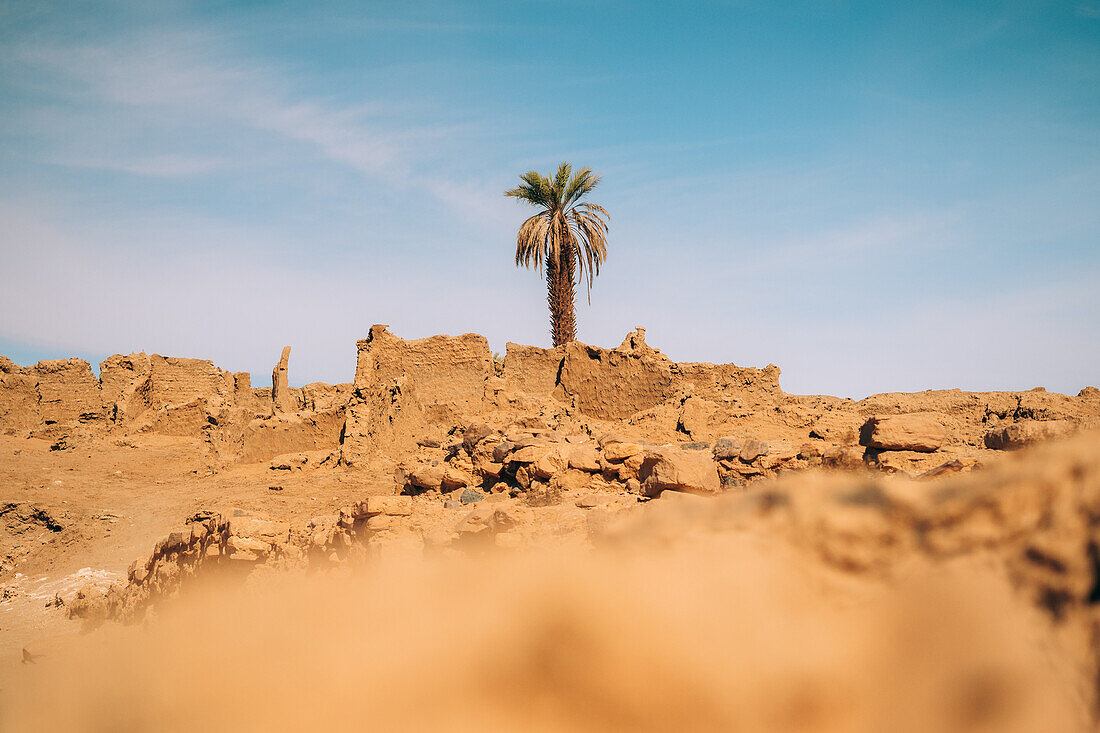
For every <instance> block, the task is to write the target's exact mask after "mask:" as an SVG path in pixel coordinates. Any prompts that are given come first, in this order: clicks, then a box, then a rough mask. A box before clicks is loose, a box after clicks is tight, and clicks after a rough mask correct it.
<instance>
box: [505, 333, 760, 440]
mask: <svg viewBox="0 0 1100 733" xmlns="http://www.w3.org/2000/svg"><path fill="white" fill-rule="evenodd" d="M779 373H780V372H779V367H777V366H775V365H768V367H766V368H765V369H753V368H746V367H739V366H737V365H735V364H706V363H684V364H677V363H676V362H674V361H672V360H671V359H669V358H668V357H667V356H665V355H664V354H662V353H661V352H660V351H659V350H657V349H654V348H652V347H651V346H649V345H648V344H646V342H645V329H644V328H641V327H639V328H637V329H635V330H634V331H632V332H631V333H629V334H627V336H626V338H625V339H623V342H622V343H621V344H620V345H619V346H618V347H616V348H614V349H605V348H601V347H598V346H588V345H586V344H582V343H580V342H573V343H571V344H567V345H566V346H562V347H558V348H556V349H540V348H538V347H534V346H521V345H518V344H511V343H509V344H508V351H507V355H506V357H505V359H504V379H505V382H506V384H507V386H508V389H510V390H513V391H518V392H527V393H530V394H538V395H553V396H555V397H557V398H558V399H559V400H562V401H564V402H575V404H576V406H577V409H579V410H580V411H581V412H582V413H584V414H586V415H591V416H592V417H596V418H600V419H603V420H623V419H627V418H629V417H631V416H632V415H634V414H636V413H639V412H643V411H645V410H649V409H651V408H653V407H656V406H657V405H659V404H661V403H662V402H665V401H667V400H669V399H671V398H672V397H674V396H676V395H677V394H679V393H681V392H683V391H685V390H687V391H688V392H689V393H692V394H698V395H702V396H707V397H711V398H716V397H720V396H729V395H730V394H744V393H763V394H782V390H781V389H780V387H779Z"/></svg>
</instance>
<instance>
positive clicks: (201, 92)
mask: <svg viewBox="0 0 1100 733" xmlns="http://www.w3.org/2000/svg"><path fill="white" fill-rule="evenodd" d="M11 54H12V55H14V56H15V57H17V58H18V60H19V62H20V63H21V64H22V65H23V66H25V67H27V68H35V69H36V70H37V71H39V72H40V73H42V74H43V75H44V76H46V77H49V78H52V79H54V80H55V86H54V88H53V91H54V93H55V94H59V95H61V96H63V97H64V98H65V99H66V100H67V101H69V102H72V103H74V104H83V105H108V106H114V107H115V108H117V110H119V111H115V112H112V113H111V114H112V115H114V116H116V117H118V116H125V117H139V118H140V117H142V116H146V117H148V118H150V119H151V120H152V124H151V125H150V126H152V127H154V128H155V127H157V126H158V125H161V124H163V125H166V126H167V125H170V124H173V123H178V122H179V121H180V120H184V121H194V122H195V123H197V124H207V125H209V126H211V127H213V128H215V129H218V127H219V126H221V128H222V129H223V130H224V129H225V127H224V126H225V125H236V126H240V127H242V128H244V129H245V130H253V131H257V132H264V133H271V134H274V135H276V136H277V137H279V138H281V139H283V140H284V141H286V142H290V143H298V144H303V145H305V146H308V147H310V148H312V149H313V150H314V151H315V153H316V154H317V155H319V156H320V157H323V158H324V159H327V160H330V161H332V162H335V163H338V164H340V165H343V166H346V167H348V168H350V169H352V170H354V171H356V172H358V173H359V174H361V175H363V176H365V177H367V178H368V179H370V180H374V181H379V182H382V183H384V184H385V185H387V186H397V187H407V188H416V189H420V190H422V191H424V192H425V193H426V194H428V195H430V196H432V197H434V198H435V199H436V200H438V201H439V202H441V203H443V204H445V205H447V206H450V207H453V208H454V209H456V210H457V211H459V212H460V213H462V214H463V215H466V214H469V213H470V212H471V209H472V208H473V206H474V205H473V202H472V201H471V200H470V198H469V196H466V195H464V194H463V193H462V191H463V189H464V188H465V187H466V185H467V184H458V183H456V182H454V181H450V180H447V179H445V178H441V177H439V176H428V175H425V174H423V173H417V172H416V171H417V169H418V168H426V167H430V161H431V160H432V159H433V158H434V157H435V156H438V155H439V154H440V152H441V151H442V150H444V149H445V148H446V146H447V145H451V144H453V143H452V142H451V141H450V139H449V138H450V137H451V136H452V135H453V134H455V133H456V132H457V131H460V130H461V125H458V124H445V125H435V126H431V125H428V126H425V125H417V124H407V123H403V122H401V121H397V120H393V119H390V117H389V114H388V113H389V110H388V109H387V106H386V104H385V102H384V101H381V100H370V101H369V102H368V103H355V104H335V103H333V102H332V101H329V100H325V99H323V98H314V99H311V98H309V96H307V95H303V94H301V93H300V92H298V91H296V90H295V89H294V88H293V86H294V79H295V74H294V73H293V70H291V69H285V68H278V67H276V66H273V65H270V64H264V63H259V62H256V61H254V60H247V59H243V58H240V57H239V56H237V55H235V54H234V53H233V51H232V49H230V48H226V47H225V44H224V42H223V41H222V40H220V39H219V38H218V37H210V36H206V35H203V34H201V33H185V32H174V33H166V34H161V35H159V36H157V37H156V38H149V37H143V38H142V39H141V40H140V41H136V42H133V41H128V40H127V39H118V40H117V41H115V42H114V43H111V44H109V45H84V46H49V45H29V44H24V45H22V46H19V47H18V48H15V49H13V50H12V51H11ZM121 110H125V112H122V111H121ZM39 114H41V112H39ZM57 114H59V115H63V114H65V112H63V111H59V112H58V113H57ZM166 118H167V119H166ZM50 162H53V163H55V164H57V163H62V164H66V165H72V166H75V167H88V168H103V169H111V170H118V171H125V172H129V173H133V174H135V175H148V176H153V177H182V176H198V175H202V174H204V173H208V172H213V171H215V170H217V169H218V168H219V164H218V163H217V162H215V161H214V160H213V159H210V158H206V157H202V156H195V155H183V154H181V155H164V154H158V155H141V154H140V153H135V152H128V151H122V152H117V153H116V152H114V151H111V152H109V153H101V154H98V155H88V154H86V153H77V154H65V155H63V156H57V155H54V156H53V158H52V160H51V161H50ZM495 198H496V197H494V199H495ZM494 205H495V206H496V208H495V210H494V209H493V206H494ZM479 208H481V209H483V210H482V211H480V212H478V215H479V216H485V215H488V216H489V217H490V218H494V217H498V216H499V213H500V212H501V211H502V210H503V208H504V207H503V206H502V205H500V204H499V203H498V202H495V201H494V204H493V205H490V206H489V207H488V210H485V206H484V204H482V205H481V206H480V207H479ZM475 218H476V217H475Z"/></svg>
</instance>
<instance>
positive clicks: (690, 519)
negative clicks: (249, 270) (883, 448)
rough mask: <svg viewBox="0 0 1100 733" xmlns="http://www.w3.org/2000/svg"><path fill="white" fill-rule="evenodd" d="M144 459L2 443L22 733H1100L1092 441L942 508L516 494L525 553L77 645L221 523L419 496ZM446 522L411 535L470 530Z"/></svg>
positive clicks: (10, 630) (211, 591) (210, 593)
mask: <svg viewBox="0 0 1100 733" xmlns="http://www.w3.org/2000/svg"><path fill="white" fill-rule="evenodd" d="M127 440H128V439H127ZM127 440H123V441H121V444H116V443H114V442H111V443H108V444H104V445H102V446H98V447H94V448H91V449H88V450H67V451H50V450H49V446H48V445H47V444H46V443H45V442H43V441H38V440H33V439H25V438H24V439H16V438H11V437H0V456H2V457H3V461H2V462H0V487H2V488H0V491H2V493H0V506H3V507H5V513H4V515H3V517H4V524H3V525H2V530H3V534H2V535H0V541H2V542H3V545H2V546H0V550H2V552H3V555H4V560H3V562H4V569H3V575H2V576H0V585H3V587H4V588H5V589H6V593H7V597H6V599H5V600H4V601H3V603H0V609H2V610H0V728H2V729H4V730H13V731H31V730H161V731H176V730H180V731H183V730H189V731H190V730H194V729H195V728H197V727H199V728H201V727H213V728H215V729H219V730H221V729H225V730H242V731H251V730H256V731H259V730H265V731H267V730H316V729H331V728H337V727H352V726H363V725H371V726H373V727H376V728H381V729H384V730H425V729H445V730H517V729H523V730H534V731H543V730H545V731H558V730H592V731H603V730H654V731H656V730H715V731H718V730H724V731H725V730H743V731H759V730H780V731H882V730H891V731H931V730H935V731H998V732H1002V731H1054V730H1057V731H1073V730H1094V729H1095V710H1096V693H1095V691H1096V683H1095V680H1096V679H1097V674H1096V659H1097V657H1098V655H1097V653H1096V651H1095V649H1096V646H1097V644H1096V640H1095V633H1094V632H1095V629H1096V628H1097V619H1096V618H1095V612H1094V611H1093V610H1092V609H1093V606H1094V602H1093V600H1092V598H1093V596H1094V595H1095V594H1096V591H1095V587H1096V586H1097V581H1096V580H1095V577H1094V575H1095V568H1094V566H1093V564H1092V561H1090V559H1089V558H1090V557H1092V556H1093V555H1092V554H1090V553H1093V552H1094V550H1093V549H1092V548H1094V546H1095V541H1094V539H1093V536H1092V530H1091V529H1090V526H1091V525H1090V524H1089V520H1088V517H1089V516H1091V512H1092V511H1093V508H1092V507H1093V504H1094V503H1095V502H1094V497H1095V496H1100V489H1098V487H1100V484H1098V483H1097V482H1098V481H1100V463H1098V456H1100V452H1098V451H1097V446H1098V445H1100V436H1097V435H1095V434H1093V435H1085V436H1079V437H1078V438H1075V439H1073V440H1072V441H1070V442H1068V443H1066V444H1065V445H1064V446H1063V445H1061V444H1059V445H1053V446H1042V447H1040V448H1037V449H1034V450H1030V451H1023V452H1021V453H1019V454H1013V455H1007V456H1003V457H1001V458H999V459H998V460H996V461H993V462H991V463H990V465H989V466H988V467H986V468H983V469H981V470H979V471H975V472H972V473H969V474H965V475H957V476H951V477H947V478H944V479H934V480H929V481H914V480H908V479H903V478H900V477H892V478H891V477H882V476H880V475H875V474H872V473H869V472H856V473H850V474H849V473H837V472H829V471H816V472H809V473H807V474H805V475H799V476H791V477H788V478H787V479H785V480H779V481H764V482H759V483H758V484H754V485H753V487H752V488H751V490H748V491H745V492H739V493H731V494H727V495H724V496H722V497H718V498H703V497H694V496H690V495H686V494H678V493H675V492H665V494H663V495H662V496H661V498H659V499H656V500H652V501H640V500H638V499H637V498H635V497H629V496H617V497H611V499H612V500H613V503H612V504H607V505H601V506H598V507H591V508H589V507H579V506H578V503H581V504H583V503H584V501H583V498H584V497H581V496H580V494H579V493H578V494H576V495H575V494H570V493H567V494H566V495H565V496H563V497H562V502H561V503H560V504H558V505H554V506H547V507H524V506H522V505H521V504H520V503H519V502H518V500H517V499H514V498H509V497H508V496H507V495H506V494H505V495H500V496H497V497H490V498H487V499H485V506H490V505H494V506H499V507H503V508H506V509H507V510H508V511H510V512H511V513H512V515H513V516H514V517H519V518H521V520H522V521H523V522H524V523H525V528H526V529H525V531H526V530H530V532H528V533H527V534H524V533H519V532H517V531H515V530H512V531H509V532H506V533H505V534H506V535H508V536H510V537H511V538H512V540H513V541H512V542H510V543H509V544H508V545H506V546H502V544H501V543H500V542H497V543H496V544H492V543H490V544H489V545H462V544H460V543H458V542H456V543H454V544H453V545H448V546H446V547H443V548H433V547H432V546H430V545H429V544H425V545H423V546H422V547H423V551H422V552H417V553H413V554H376V555H368V556H366V557H365V558H364V561H363V562H361V563H344V564H340V565H337V566H332V567H326V568H324V569H322V568H318V567H314V566H301V567H298V568H296V569H290V570H277V569H271V568H262V569H258V570H255V571H253V572H252V573H251V575H248V576H247V577H246V576H245V574H244V573H243V572H232V573H231V572H220V573H219V572H210V573H207V574H204V575H202V576H196V577H195V581H194V582H193V583H191V584H190V585H189V586H187V587H186V589H185V590H184V591H181V592H180V593H179V595H178V596H176V597H174V598H170V599H167V600H162V601H161V602H159V603H157V604H156V605H155V606H154V607H153V608H152V611H151V612H150V613H148V614H147V615H146V616H145V617H144V619H143V620H142V621H141V622H140V623H137V624H131V625H123V624H118V623H114V622H109V623H106V624H104V625H101V626H98V627H97V628H95V629H94V630H90V631H88V632H87V633H81V632H80V630H81V625H80V624H79V623H78V622H77V621H72V620H69V619H68V614H67V609H68V605H65V606H60V607H53V606H49V605H48V604H49V603H50V602H51V601H52V599H53V598H54V597H55V596H58V597H61V598H62V599H65V598H68V597H71V594H72V593H73V592H74V591H75V589H76V588H77V587H79V586H85V587H87V586H88V585H89V584H92V585H94V584H95V583H101V584H106V583H107V582H109V581H111V580H112V579H113V580H119V579H123V578H124V576H125V572H126V568H127V566H128V565H129V564H130V562H131V561H132V560H133V559H135V558H137V557H141V556H147V555H148V554H149V552H150V549H151V546H152V545H153V544H154V543H155V542H156V541H157V539H158V538H161V537H163V536H164V535H165V534H166V533H168V532H169V531H171V530H172V529H173V528H176V527H178V526H179V525H180V523H181V522H182V521H183V520H184V519H186V518H187V517H188V516H190V515H193V514H194V513H196V512H198V511H200V510H216V511H220V512H232V511H233V510H234V509H236V510H239V511H241V512H247V513H249V514H252V515H256V516H263V517H267V518H271V519H278V520H285V521H289V522H290V523H292V524H302V523H308V521H309V520H310V518H312V517H316V516H318V515H326V514H327V515H331V514H335V513H338V512H339V511H340V509H341V507H344V506H346V505H347V504H348V503H349V501H356V500H358V499H360V498H362V497H365V496H373V495H391V494H392V493H393V491H394V481H393V477H392V475H389V474H387V473H386V472H385V471H382V470H377V471H370V470H347V469H316V470H312V471H300V472H295V471H274V470H271V469H270V468H268V467H267V466H266V465H253V466H239V467H235V468H231V469H228V470H224V471H218V472H213V471H211V470H210V469H209V468H208V467H206V465H205V463H204V455H205V454H204V452H203V449H202V445H201V444H200V443H199V442H198V441H193V440H186V439H175V438H164V437H145V438H141V439H140V440H138V441H137V442H136V443H132V444H130V443H127ZM55 482H61V483H60V484H58V483H55ZM272 486H278V487H281V488H280V490H277V491H276V490H272V489H271V487H272ZM447 498H448V497H445V496H441V495H435V494H429V495H425V496H422V497H418V498H417V499H416V500H415V503H414V504H413V507H414V510H413V514H412V515H411V517H409V518H408V519H407V520H402V521H408V522H412V523H413V524H415V526H416V527H418V528H420V529H422V530H423V529H425V528H426V529H428V530H430V529H432V528H437V527H443V526H451V525H454V524H455V523H456V522H459V523H461V522H462V521H463V520H462V517H463V516H464V515H465V514H466V513H467V512H468V511H471V509H470V507H459V508H457V509H456V508H454V507H451V508H447V509H445V508H444V506H443V502H444V501H446V500H447ZM494 502H495V503H494ZM490 535H491V533H486V534H484V535H481V536H483V537H488V536H490ZM544 536H553V537H554V538H555V541H553V542H541V541H538V539H539V538H540V537H544ZM515 538H519V539H520V540H521V541H520V542H519V543H518V544H516V543H515V541H514V540H515ZM236 567H238V568H239V567H241V566H240V565H238V566H236ZM24 650H26V651H27V652H28V653H29V654H30V655H31V656H30V658H27V657H25V656H24Z"/></svg>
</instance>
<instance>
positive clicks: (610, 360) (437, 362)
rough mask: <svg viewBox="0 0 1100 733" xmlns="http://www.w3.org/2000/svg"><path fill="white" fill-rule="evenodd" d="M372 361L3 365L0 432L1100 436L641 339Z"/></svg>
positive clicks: (301, 445) (1062, 398) (399, 352)
mask: <svg viewBox="0 0 1100 733" xmlns="http://www.w3.org/2000/svg"><path fill="white" fill-rule="evenodd" d="M358 348H359V351H358V359H357V364H356V372H355V381H354V382H353V383H348V384H337V385H329V384H322V383H315V384H309V385H306V386H305V387H302V388H293V387H289V379H288V372H289V368H290V365H289V356H290V350H289V347H287V348H285V349H284V350H283V355H282V357H281V358H280V360H279V362H278V363H277V364H276V365H275V368H274V370H273V374H272V386H271V387H260V388H254V387H253V386H252V383H251V378H250V376H249V375H248V374H247V373H244V372H241V373H236V374H234V373H231V372H228V371H226V370H223V369H220V368H218V367H217V366H216V365H214V364H213V362H211V361H209V360H203V359H185V358H176V357H165V356H160V355H158V354H145V353H136V354H128V355H115V356H112V357H110V358H108V359H105V360H104V361H103V362H102V364H101V365H100V367H101V376H100V378H98V379H97V378H96V377H95V375H94V374H93V373H92V371H91V368H90V366H89V365H88V363H87V362H85V361H82V360H80V359H67V360H54V361H42V362H39V363H38V364H36V365H34V366H30V367H22V366H18V365H16V364H14V363H12V362H11V361H10V360H8V359H2V358H0V430H4V431H6V432H10V433H13V432H20V431H25V432H28V433H31V434H34V435H37V437H42V438H47V439H49V440H51V441H54V442H55V449H58V450H64V449H67V448H70V447H75V446H76V445H77V444H78V443H81V442H84V443H86V442H88V441H89V440H94V439H95V436H97V435H99V436H102V435H106V434H108V433H111V432H121V433H126V432H151V433H158V434H163V435H173V436H180V437H187V438H195V439H200V440H203V441H205V442H206V443H207V444H208V448H209V450H210V453H211V455H212V459H213V460H214V462H216V463H221V464H223V465H224V464H225V463H232V462H238V461H246V462H254V461H263V460H267V459H269V458H273V457H275V456H277V455H280V454H282V453H293V452H299V451H319V450H324V451H332V452H335V453H337V454H338V455H339V456H340V460H341V463H342V464H343V465H345V466H354V465H363V464H365V463H367V462H368V461H370V460H372V459H373V458H376V457H383V456H385V457H387V458H388V459H391V460H398V461H400V460H402V459H403V458H404V457H406V456H407V455H409V454H410V453H411V452H413V451H415V450H416V449H417V446H418V445H419V444H421V443H422V441H425V440H427V441H435V442H437V443H438V441H440V440H441V439H443V438H444V436H446V435H453V434H454V433H455V431H456V430H460V429H461V430H465V429H466V428H467V427H469V426H470V425H472V424H475V423H486V422H489V423H492V424H494V425H496V424H497V423H499V424H500V425H505V424H507V423H509V422H510V421H517V420H523V419H527V418H537V419H542V418H543V417H553V418H554V419H555V420H556V419H557V417H554V416H559V417H560V415H562V414H566V415H569V416H570V420H572V421H573V422H574V423H576V425H574V426H573V428H576V430H579V431H580V432H583V433H587V434H588V435H590V436H592V437H596V436H598V435H602V434H604V433H608V432H619V431H621V430H622V429H623V428H625V427H628V426H629V428H630V429H631V431H632V433H633V434H634V435H635V437H637V438H638V439H645V440H648V441H650V442H652V443H653V444H654V445H661V444H665V443H669V442H684V441H690V442H692V443H696V444H698V446H699V449H713V450H718V448H717V441H721V440H725V439H729V440H732V441H734V442H735V443H738V444H741V445H745V446H747V445H750V444H752V443H753V442H754V441H764V442H765V443H769V444H770V445H771V449H770V451H771V454H774V455H775V456H777V457H776V458H774V460H776V461H780V462H782V461H784V460H787V458H786V456H788V454H790V455H791V456H795V455H798V454H800V453H802V449H803V448H807V451H806V452H805V455H807V456H809V457H810V458H812V459H816V458H817V457H819V456H824V455H827V454H830V452H837V451H839V453H837V455H835V456H833V458H832V459H830V460H834V461H835V462H839V463H844V462H846V461H847V462H851V460H859V461H861V462H862V461H863V460H867V461H868V462H870V463H872V464H874V465H876V466H878V467H880V468H886V469H888V470H904V471H906V472H908V473H911V474H914V475H915V474H917V473H922V472H924V471H927V470H931V469H932V468H935V467H936V466H938V465H939V464H940V463H947V462H951V461H953V460H955V459H959V460H964V461H973V458H974V453H975V451H985V450H1009V449H1014V448H1017V447H1020V446H1023V445H1029V444H1031V443H1035V442H1040V441H1042V440H1046V439H1049V438H1052V437H1058V436H1061V435H1066V434H1068V433H1072V432H1074V431H1076V430H1078V429H1079V428H1081V427H1089V426H1091V425H1097V424H1100V390H1097V389H1095V388H1091V387H1090V388H1086V389H1084V390H1082V391H1081V393H1080V394H1079V395H1077V396H1073V397H1071V396H1068V395H1060V394H1050V393H1047V392H1046V391H1045V390H1042V389H1036V390H1031V391H1028V392H990V393H973V392H962V391H960V390H937V391H928V392H921V393H915V394H901V393H897V394H882V395H874V396H872V397H868V398H867V399H865V400H861V401H858V402H856V401H853V400H847V399H841V398H836V397H829V396H799V395H788V394H786V393H784V392H783V390H782V389H781V387H780V385H779V375H780V371H779V368H778V367H776V366H774V365H768V366H767V367H765V368H763V369H755V368H746V367H739V366H737V365H734V364H707V363H676V362H673V361H672V360H671V359H669V358H668V357H667V356H665V355H664V354H662V353H661V352H660V351H659V350H657V349H654V348H652V347H650V346H649V345H648V344H646V342H645V329H642V328H638V329H636V330H634V331H632V332H631V333H629V334H627V336H626V338H625V339H624V340H623V342H622V343H621V344H620V345H619V346H617V347H615V348H613V349H607V348H601V347H595V346H588V345H585V344H582V343H579V342H574V343H570V344H568V345H566V346H562V347H557V348H553V349H545V348H539V347H535V346H523V345H519V344H513V343H509V344H508V348H507V354H506V357H505V359H504V363H503V365H502V366H500V365H497V364H496V363H495V362H494V359H493V357H492V354H491V352H490V350H489V344H488V342H487V341H486V339H485V338H484V337H482V336H479V335H477V334H464V335H461V336H432V337H430V338H424V339H416V340H405V339H402V338H399V337H398V336H395V335H394V334H392V333H390V332H389V331H388V330H387V329H386V327H385V326H382V325H378V326H374V327H372V328H371V329H370V333H369V335H368V337H367V338H366V339H363V340H361V341H359V342H358ZM891 415H924V416H926V417H927V418H928V419H929V420H931V421H932V422H933V423H934V424H935V425H937V426H939V427H938V428H937V429H941V430H942V433H943V435H942V436H941V437H939V438H937V440H938V442H939V446H940V447H938V448H937V449H936V450H935V451H932V453H931V454H925V453H922V452H921V450H920V449H919V448H916V449H910V450H900V451H899V450H892V451H885V452H883V449H882V448H881V446H880V445H879V444H878V443H881V442H882V441H881V440H879V441H877V442H872V443H870V444H864V445H860V444H859V440H858V438H859V432H860V429H861V427H863V426H864V424H865V423H867V421H868V420H871V419H875V418H882V417H884V416H891ZM601 423H602V424H601ZM573 428H571V430H572V429H573ZM66 431H69V432H68V433H66ZM70 433H71V434H70ZM806 441H809V445H808V447H807V446H806V445H804V443H805V442H806ZM727 448H728V446H727ZM727 452H728V451H727ZM857 454H858V455H857ZM903 454H904V455H903ZM737 460H740V461H741V462H740V463H738V462H737ZM737 460H735V461H734V463H733V464H732V465H733V467H734V468H735V469H737V470H736V471H733V473H736V474H738V476H739V478H738V479H737V480H741V479H746V480H747V479H750V478H752V477H753V476H756V475H762V474H759V473H754V472H756V471H758V470H759V471H767V470H770V468H769V467H768V466H756V465H755V464H752V465H749V462H750V461H752V460H757V459H753V458H746V459H744V460H741V459H737ZM772 460H773V459H772V458H768V459H767V461H769V462H770V461H772ZM742 464H744V465H742ZM967 465H969V464H967ZM722 475H723V478H725V476H726V473H724V472H723V474H722Z"/></svg>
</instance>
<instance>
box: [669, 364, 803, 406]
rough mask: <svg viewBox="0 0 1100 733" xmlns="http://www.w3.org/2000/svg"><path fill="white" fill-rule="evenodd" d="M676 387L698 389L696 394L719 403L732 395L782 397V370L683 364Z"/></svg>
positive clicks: (676, 374)
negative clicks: (691, 385) (765, 394)
mask: <svg viewBox="0 0 1100 733" xmlns="http://www.w3.org/2000/svg"><path fill="white" fill-rule="evenodd" d="M673 371H674V381H675V383H676V384H677V385H680V386H686V385H687V384H688V383H691V384H693V385H694V386H695V390H694V391H695V394H697V395H699V396H701V397H706V398H709V399H720V398H721V397H723V396H729V395H730V394H738V393H745V392H752V393H767V394H779V393H780V392H781V391H782V390H781V388H780V386H779V375H780V370H779V367H777V366H776V365H775V364H769V365H768V366H766V367H764V368H763V369H756V368H753V367H739V366H737V365H736V364H707V363H702V362H681V363H679V364H676V365H675V367H674V369H673Z"/></svg>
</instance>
